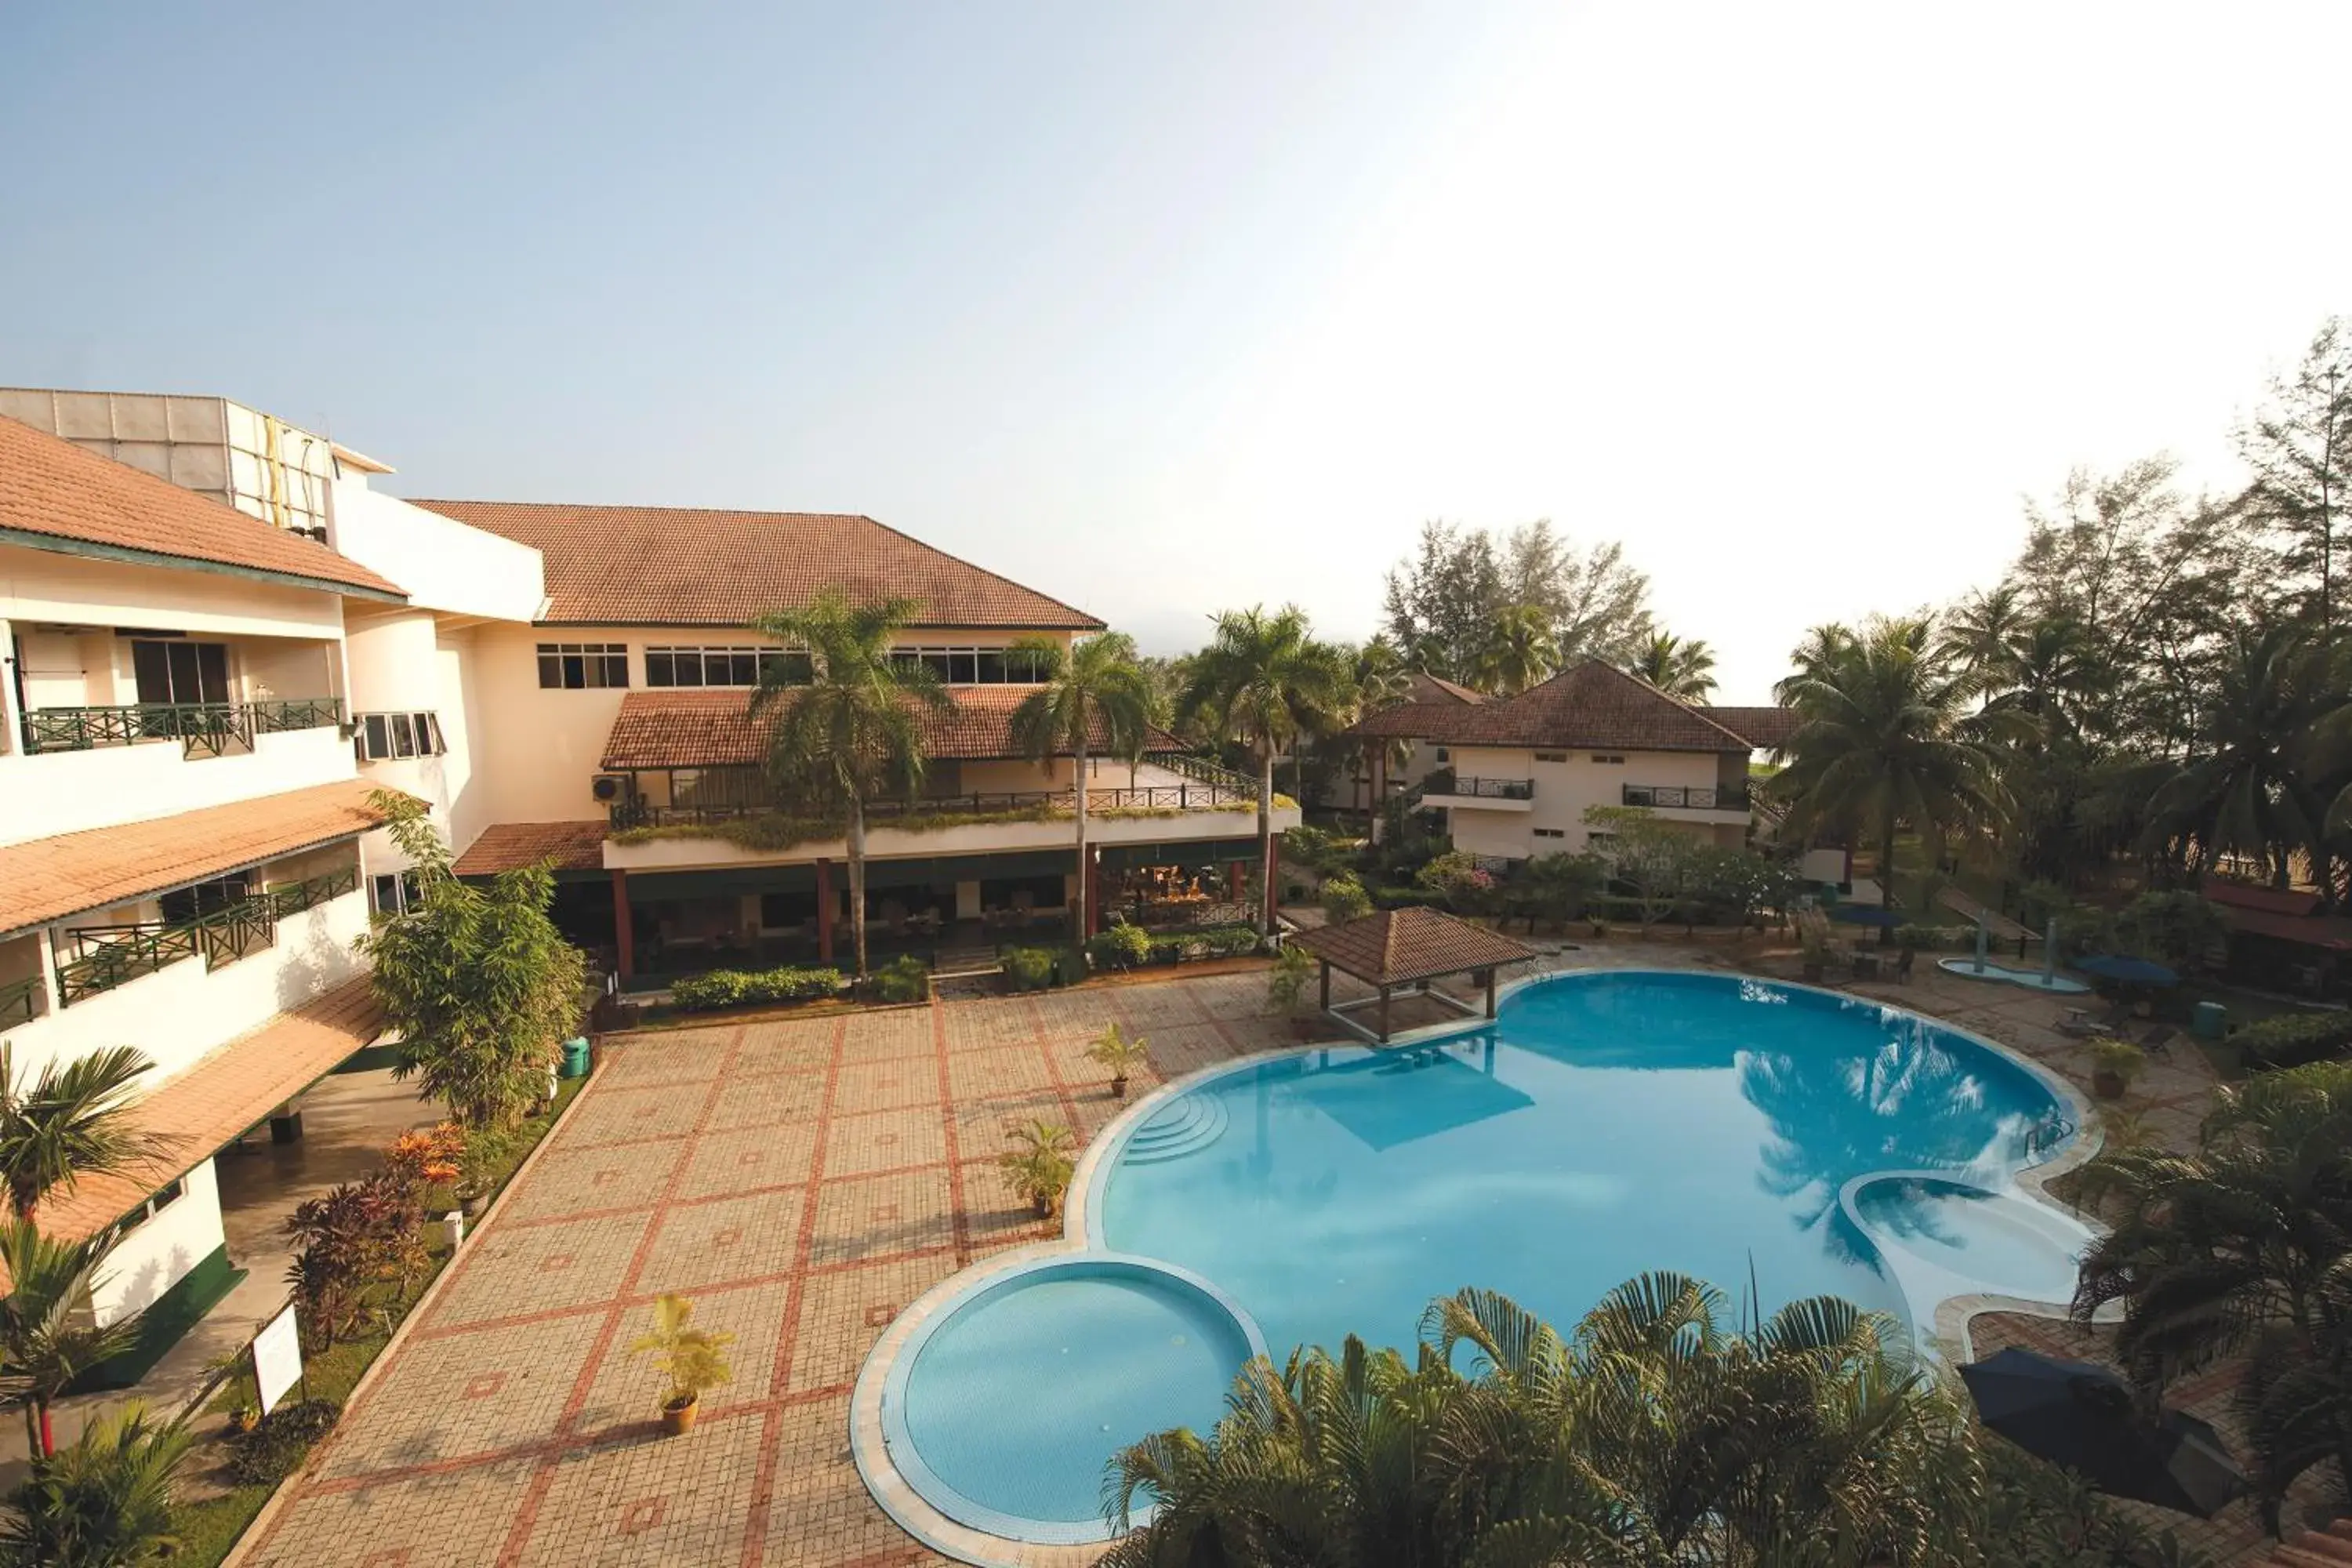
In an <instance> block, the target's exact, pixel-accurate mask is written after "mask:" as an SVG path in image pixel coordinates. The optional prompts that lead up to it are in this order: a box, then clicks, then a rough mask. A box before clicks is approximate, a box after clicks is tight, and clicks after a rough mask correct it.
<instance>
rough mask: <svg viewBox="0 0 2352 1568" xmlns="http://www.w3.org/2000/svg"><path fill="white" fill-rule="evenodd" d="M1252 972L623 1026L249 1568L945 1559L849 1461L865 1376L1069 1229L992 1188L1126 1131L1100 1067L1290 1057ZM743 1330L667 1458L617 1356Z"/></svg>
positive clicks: (645, 1375)
mask: <svg viewBox="0 0 2352 1568" xmlns="http://www.w3.org/2000/svg"><path fill="white" fill-rule="evenodd" d="M1264 1014H1265V978H1264V976H1263V975H1262V974H1259V973H1248V972H1244V973H1230V974H1219V975H1210V976H1204V977H1201V978H1197V979H1183V980H1176V981H1170V982H1165V983H1159V984H1141V985H1121V986H1111V987H1100V988H1096V987H1089V988H1087V989H1086V990H1083V991H1078V992H1057V993H1052V994H1045V995H1042V996H1034V997H1029V996H1011V997H989V998H983V999H977V1000H971V1001H955V1002H945V1003H940V1004H934V1005H931V1006H929V1007H927V1008H906V1009H898V1010H893V1011H888V1012H875V1013H858V1014H850V1015H843V1016H832V1017H819V1018H809V1019H797V1020H787V1021H782V1022H764V1023H753V1024H745V1025H728V1026H713V1027H709V1028H694V1029H679V1030H674V1031H659V1032H651V1031H649V1032H645V1033H639V1034H633V1035H625V1036H616V1037H612V1038H610V1039H608V1040H607V1041H605V1042H604V1046H603V1048H602V1051H601V1053H600V1059H599V1063H598V1068H597V1072H596V1076H595V1077H594V1079H592V1080H591V1082H590V1083H589V1085H588V1087H587V1089H586V1090H585V1091H584V1092H583V1094H582V1096H581V1099H580V1100H579V1102H578V1103H577V1105H576V1106H575V1107H574V1109H573V1110H572V1114H571V1116H570V1117H569V1118H568V1119H567V1120H566V1121H565V1122H564V1124H563V1126H562V1129H561V1130H560V1131H558V1132H557V1133H556V1134H555V1135H554V1137H553V1138H551V1140H550V1141H549V1142H548V1143H547V1144H546V1145H545V1146H544V1147H543V1148H542V1150H541V1152H540V1154H539V1157H538V1159H537V1160H536V1161H535V1162H534V1163H533V1164H532V1166H531V1168H530V1171H529V1172H528V1173H525V1175H524V1176H523V1178H522V1179H521V1180H520V1182H519V1183H517V1184H516V1185H515V1186H514V1187H513V1188H512V1189H510V1190H509V1192H508V1193H507V1194H506V1195H505V1196H504V1197H503V1198H502V1199H501V1201H500V1203H499V1206H498V1208H497V1210H496V1211H495V1212H494V1213H493V1215H491V1216H490V1217H489V1219H488V1221H487V1222H486V1223H485V1224H484V1225H483V1226H481V1228H480V1229H479V1230H478V1232H477V1234H476V1235H475V1236H474V1237H473V1238H472V1240H471V1241H470V1242H469V1243H468V1245H467V1247H466V1249H465V1251H464V1253H463V1254H462V1255H461V1257H460V1258H458V1260H457V1263H456V1265H455V1266H454V1267H453V1268H451V1270H450V1271H449V1273H448V1275H447V1276H446V1279H445V1280H444V1282H443V1284H442V1286H441V1288H440V1289H439V1290H438V1291H437V1292H436V1294H435V1296H434V1297H433V1299H432V1300H430V1301H429V1302H428V1303H427V1304H426V1306H425V1309H424V1310H423V1311H422V1313H421V1315H420V1316H419V1317H418V1318H416V1319H415V1321H413V1322H412V1324H411V1325H410V1327H409V1330H408V1331H407V1333H406V1334H405V1335H404V1337H403V1338H402V1340H401V1342H399V1343H398V1344H397V1345H395V1346H394V1348H393V1349H392V1351H391V1352H389V1353H388V1354H387V1355H386V1357H385V1358H384V1360H383V1362H382V1363H380V1364H379V1365H378V1367H377V1369H376V1372H375V1374H374V1376H373V1379H372V1380H371V1381H370V1383H369V1384H368V1385H367V1386H366V1387H365V1388H364V1389H362V1391H361V1394H360V1395H359V1397H358V1398H357V1399H356V1400H355V1401H354V1402H353V1403H352V1407H351V1409H350V1410H349V1411H348V1412H347V1413H346V1414H345V1416H344V1419H343V1421H342V1423H341V1426H339V1427H338V1428H337V1429H336V1432H335V1434H334V1436H333V1437H332V1438H331V1440H330V1441H329V1442H328V1443H327V1444H326V1445H325V1446H324V1447H322V1448H321V1449H320V1453H319V1455H318V1457H317V1458H316V1459H315V1461H314V1462H313V1463H312V1465H311V1466H310V1468H309V1469H307V1470H306V1471H305V1472H304V1473H303V1474H302V1475H301V1476H299V1477H298V1478H297V1479H295V1480H294V1481H292V1482H291V1483H289V1487H288V1489H287V1491H286V1493H285V1495H284V1496H283V1497H282V1498H281V1499H280V1500H279V1505H278V1509H277V1510H276V1512H275V1513H274V1514H273V1515H272V1516H271V1517H270V1518H269V1519H268V1520H267V1521H265V1522H264V1524H263V1526H262V1527H261V1528H260V1529H259V1530H258V1531H257V1532H256V1534H255V1535H254V1537H253V1538H252V1539H251V1540H250V1541H248V1542H247V1546H246V1548H245V1552H244V1555H243V1556H242V1558H241V1559H239V1561H240V1562H241V1563H243V1564H244V1565H245V1568H316V1565H317V1564H321V1563H335V1564H353V1565H357V1568H426V1565H428V1564H431V1565H433V1568H441V1565H443V1564H451V1565H472V1564H478V1565H480V1568H530V1565H535V1564H557V1563H561V1564H567V1565H568V1564H584V1563H598V1564H632V1565H635V1564H656V1563H662V1564H669V1563H677V1564H688V1563H692V1564H698V1565H699V1564H739V1563H740V1564H742V1565H744V1568H752V1565H754V1564H778V1565H781V1564H793V1565H799V1564H811V1565H814V1568H828V1565H832V1568H887V1565H891V1564H898V1563H929V1562H937V1561H940V1559H938V1558H936V1557H934V1556H933V1555H932V1554H930V1553H929V1552H927V1551H925V1550H924V1549H923V1548H921V1547H920V1546H919V1545H918V1544H917V1543H916V1542H914V1541H912V1540H911V1539H910V1538H908V1536H907V1535H906V1534H905V1533H904V1532H902V1531H900V1530H899V1529H898V1527H897V1526H896V1525H895V1524H893V1523H891V1522H890V1521H889V1520H888V1519H887V1517H886V1516H885V1515H884V1514H883V1513H882V1512H881V1510H879V1509H877V1508H876V1507H875V1506H874V1504H873V1502H872V1500H870V1499H869V1498H868V1497H867V1496H866V1488H865V1485H864V1483H863V1482H862V1481H861V1480H860V1479H858V1475H857V1470H856V1466H855V1464H854V1463H853V1462H852V1460H851V1458H850V1455H849V1396H850V1390H851V1387H852V1384H854V1383H855V1382H856V1376H857V1371H858V1368H859V1366H860V1365H861V1364H862V1363H863V1362H864V1361H865V1358H866V1352H867V1351H868V1350H869V1349H870V1348H871V1347H872V1345H873V1343H874V1342H875V1340H877V1338H879V1337H880V1335H881V1332H882V1331H883V1330H884V1329H885V1328H887V1326H888V1325H889V1323H890V1321H891V1320H892V1319H893V1318H895V1317H896V1316H897V1315H898V1311H899V1310H900V1309H902V1308H904V1307H905V1306H906V1305H907V1304H908V1302H910V1301H912V1300H915V1298H917V1297H918V1296H920V1295H921V1294H922V1293H923V1292H924V1291H926V1290H928V1289H930V1288H931V1287H932V1286H934V1285H936V1284H938V1283H939V1282H940V1280H942V1279H946V1278H947V1277H948V1276H949V1275H950V1274H952V1273H954V1272H955V1271H956V1270H957V1269H958V1268H961V1267H963V1266H964V1265H966V1264H968V1263H970V1262H971V1261H972V1259H974V1258H981V1257H985V1256H987V1255H988V1254H990V1253H992V1252H996V1251H999V1250H1001V1249H1003V1248H1004V1247H1015V1246H1020V1245H1024V1244H1026V1243H1029V1242H1034V1241H1037V1240H1040V1239H1043V1238H1045V1237H1049V1236H1052V1235H1055V1234H1058V1231H1059V1222H1058V1221H1055V1222H1052V1223H1050V1224H1049V1223H1041V1222H1039V1221H1038V1220H1036V1219H1035V1218H1034V1216H1033V1215H1031V1213H1030V1211H1029V1210H1028V1208H1027V1207H1026V1206H1025V1205H1023V1204H1021V1203H1020V1202H1018V1201H1017V1200H1016V1199H1015V1198H1014V1197H1013V1194H1012V1192H1011V1191H1010V1189H1009V1188H1008V1187H1007V1185H1006V1184H1005V1183H1004V1180H1003V1175H1002V1173H1000V1172H999V1171H998V1170H997V1169H996V1166H995V1159H996V1156H997V1155H998V1153H999V1152H1002V1151H1003V1148H1004V1146H1005V1145H1004V1130H1005V1128H1006V1127H1007V1126H1008V1125H1010V1124H1012V1123H1013V1122H1016V1121H1024V1120H1026V1119H1028V1118H1031V1117H1045V1118H1047V1119H1049V1120H1052V1121H1062V1122H1065V1123H1067V1124H1069V1125H1070V1126H1073V1127H1075V1128H1077V1129H1078V1130H1079V1131H1080V1132H1081V1135H1082V1136H1084V1137H1092V1136H1093V1135H1094V1134H1095V1133H1096V1132H1097V1131H1100V1130H1101V1128H1102V1127H1103V1126H1104V1125H1106V1124H1107V1123H1108V1121H1110V1120H1111V1118H1112V1117H1114V1116H1116V1115H1117V1114H1118V1110H1120V1108H1121V1106H1122V1104H1123V1103H1124V1102H1123V1101H1118V1100H1112V1099H1111V1098H1110V1095H1109V1092H1108V1083H1107V1081H1106V1079H1105V1075H1104V1074H1103V1072H1102V1070H1101V1069H1100V1068H1097V1067H1095V1066H1094V1064H1092V1063H1091V1062H1088V1061H1087V1060H1086V1059H1085V1057H1084V1052H1085V1049H1086V1047H1087V1044H1088V1043H1089V1042H1090V1041H1091V1040H1092V1039H1093V1038H1094V1037H1095V1036H1097V1035H1098V1034H1100V1033H1101V1032H1102V1029H1103V1027H1104V1026H1105V1025H1107V1024H1109V1023H1112V1022H1117V1023H1118V1025H1119V1026H1120V1027H1121V1028H1122V1029H1123V1030H1125V1031H1127V1032H1128V1033H1129V1034H1134V1033H1141V1034H1143V1035H1145V1036H1147V1037H1149V1038H1150V1043H1151V1056H1152V1064H1151V1066H1150V1067H1149V1068H1139V1069H1138V1070H1137V1071H1136V1072H1135V1073H1134V1074H1133V1075H1132V1081H1131V1083H1130V1086H1129V1094H1130V1095H1131V1096H1134V1095H1141V1094H1144V1093H1147V1092H1149V1091H1150V1089H1151V1088H1152V1087H1154V1086H1155V1085H1156V1084H1158V1083H1160V1081H1162V1080H1163V1079H1164V1078H1167V1077H1173V1076H1181V1074H1183V1073H1187V1072H1192V1071H1194V1070H1196V1069H1197V1068H1202V1067H1205V1066H1208V1065H1210V1064H1212V1063H1213V1062H1217V1061H1221V1060H1226V1059H1230V1058H1233V1057H1235V1056H1238V1055H1241V1054H1244V1053H1246V1052H1250V1051H1257V1050H1264V1049H1267V1048H1269V1047H1274V1046H1277V1045H1283V1044H1287V1043H1289V1040H1290V1028H1289V1026H1288V1025H1287V1024H1286V1022H1285V1021H1283V1020H1280V1019H1276V1018H1269V1017H1266V1016H1264ZM667 1290H676V1291H682V1292H684V1293H687V1294H688V1295H691V1296H692V1297H693V1298H694V1302H695V1313H696V1318H697V1321H700V1322H703V1323H706V1324H708V1325H709V1326H712V1327H716V1328H724V1329H728V1330H731V1331H733V1332H734V1333H735V1335H736V1342H735V1343H734V1345H733V1346H732V1347H731V1349H730V1361H731V1363H732V1365H733V1369H734V1374H735V1375H734V1381H733V1382H731V1383H730V1384H728V1385H726V1386H725V1387H723V1388H719V1389H718V1390H715V1391H713V1392H712V1393H710V1394H706V1395H705V1396H704V1401H703V1409H702V1414H701V1418H700V1420H699V1422H698V1425H697V1426H696V1429H695V1431H694V1432H693V1433H692V1434H691V1435H690V1436H687V1437H685V1438H682V1439H671V1438H666V1437H664V1436H662V1435H661V1433H660V1428H659V1424H658V1422H657V1421H656V1411H657V1409H658V1406H659V1404H660V1388H661V1380H660V1377H659V1375H658V1374H657V1373H655V1372H654V1371H653V1370H652V1369H651V1368H650V1367H648V1366H646V1364H645V1363H643V1361H641V1360H636V1361H633V1360H631V1359H630V1358H629V1357H628V1356H627V1355H626V1354H625V1348H626V1346H627V1344H628V1342H629V1341H630V1340H631V1339H632V1338H633V1337H635V1335H636V1334H638V1333H640V1332H642V1331H644V1330H645V1329H646V1326H647V1321H648V1319H649V1317H650V1310H651V1303H652V1300H653V1298H654V1297H655V1296H656V1295H657V1294H659V1293H661V1292H663V1291H667Z"/></svg>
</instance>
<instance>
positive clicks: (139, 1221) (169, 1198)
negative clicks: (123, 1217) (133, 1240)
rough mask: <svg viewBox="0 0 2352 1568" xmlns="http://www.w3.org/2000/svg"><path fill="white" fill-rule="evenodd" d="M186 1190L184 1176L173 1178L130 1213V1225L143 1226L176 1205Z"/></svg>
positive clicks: (186, 1182)
mask: <svg viewBox="0 0 2352 1568" xmlns="http://www.w3.org/2000/svg"><path fill="white" fill-rule="evenodd" d="M187 1190H188V1179H187V1178H186V1177H185V1176H174V1177H173V1178H172V1179H171V1180H170V1181H168V1182H166V1183H164V1184H163V1186H162V1187H160V1188H159V1189H157V1191H156V1193H155V1195H154V1196H153V1197H152V1198H149V1199H148V1200H147V1201H146V1202H145V1203H143V1204H142V1205H139V1206H138V1207H137V1208H135V1209H133V1210H131V1215H130V1223H131V1225H133V1226H142V1225H145V1224H146V1223H147V1222H148V1221H149V1220H151V1219H153V1218H154V1217H155V1216H156V1215H159V1214H162V1213H163V1211H164V1210H165V1209H167V1208H170V1207H171V1206H172V1205H173V1204H175V1203H178V1202H179V1201H180V1199H181V1198H182V1197H183V1196H184V1195H185V1194H186V1193H187Z"/></svg>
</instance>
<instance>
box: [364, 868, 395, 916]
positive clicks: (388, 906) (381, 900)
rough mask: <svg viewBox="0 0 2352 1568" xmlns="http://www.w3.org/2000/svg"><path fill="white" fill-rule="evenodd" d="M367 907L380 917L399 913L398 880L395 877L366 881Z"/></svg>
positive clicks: (375, 878)
mask: <svg viewBox="0 0 2352 1568" xmlns="http://www.w3.org/2000/svg"><path fill="white" fill-rule="evenodd" d="M368 907H369V908H370V909H372V910H375V912H376V913H378V914H380V915H396V914H398V913H399V912H400V879H399V878H398V877H397V876H387V877H370V878H369V879H368Z"/></svg>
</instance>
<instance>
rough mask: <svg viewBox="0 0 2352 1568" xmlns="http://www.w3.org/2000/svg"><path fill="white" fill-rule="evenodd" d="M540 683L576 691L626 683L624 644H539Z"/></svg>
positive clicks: (626, 663) (626, 662)
mask: <svg viewBox="0 0 2352 1568" xmlns="http://www.w3.org/2000/svg"><path fill="white" fill-rule="evenodd" d="M539 683H540V684H541V686H546V687H562V688H563V689H567V690H572V691H578V690H583V689H587V688H590V687H598V686H626V685H628V683H629V647H628V645H627V644H626V643H602V642H592V643H576V642H562V643H556V642H543V643H541V644H540V645H539Z"/></svg>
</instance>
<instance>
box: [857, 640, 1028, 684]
mask: <svg viewBox="0 0 2352 1568" xmlns="http://www.w3.org/2000/svg"><path fill="white" fill-rule="evenodd" d="M890 656H891V658H894V659H897V660H898V662H899V663H901V664H907V665H920V666H921V667H922V668H925V669H928V670H929V671H930V672H931V674H932V675H933V676H935V677H937V678H938V679H939V680H940V683H941V684H943V685H947V686H1004V685H1014V686H1024V685H1027V684H1029V683H1030V682H1032V681H1034V680H1038V679H1042V678H1043V677H1042V673H1041V672H1040V671H1039V669H1038V668H1037V656H1036V655H1034V654H1028V653H1014V652H1013V651H1011V650H1010V649H1006V648H1001V647H898V648H893V649H891V650H890Z"/></svg>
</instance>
